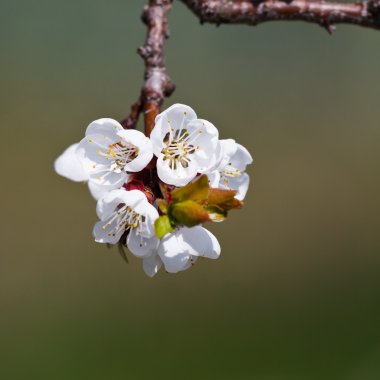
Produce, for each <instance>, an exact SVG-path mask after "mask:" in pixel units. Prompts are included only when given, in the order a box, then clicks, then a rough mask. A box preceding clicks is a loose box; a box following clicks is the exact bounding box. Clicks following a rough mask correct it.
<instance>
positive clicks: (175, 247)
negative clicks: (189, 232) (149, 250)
mask: <svg viewBox="0 0 380 380" xmlns="http://www.w3.org/2000/svg"><path fill="white" fill-rule="evenodd" d="M186 248H187V247H184V245H183V241H182V237H181V235H180V233H179V232H177V231H176V232H173V233H170V234H167V235H166V236H164V237H163V238H162V239H161V241H160V244H159V246H158V254H159V256H160V258H161V260H162V262H163V263H164V265H165V269H166V271H167V272H169V273H177V272H180V271H183V270H185V269H187V268H188V265H189V262H190V263H191V261H190V259H191V256H190V254H189V253H188V252H187V251H186Z"/></svg>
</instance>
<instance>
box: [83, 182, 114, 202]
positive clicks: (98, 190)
mask: <svg viewBox="0 0 380 380" xmlns="http://www.w3.org/2000/svg"><path fill="white" fill-rule="evenodd" d="M88 189H89V190H90V194H91V195H92V197H93V198H94V199H95V200H98V199H100V198H101V197H102V196H103V195H104V194H105V193H107V192H109V191H111V190H114V188H113V187H112V186H111V187H107V186H101V185H97V184H96V183H94V182H93V181H89V182H88Z"/></svg>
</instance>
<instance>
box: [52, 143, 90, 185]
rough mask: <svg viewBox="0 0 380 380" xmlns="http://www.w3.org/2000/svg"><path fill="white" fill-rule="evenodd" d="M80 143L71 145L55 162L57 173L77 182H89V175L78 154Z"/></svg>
mask: <svg viewBox="0 0 380 380" xmlns="http://www.w3.org/2000/svg"><path fill="white" fill-rule="evenodd" d="M78 145H79V143H76V144H72V145H70V146H69V147H68V148H67V149H66V150H65V151H64V152H63V153H62V154H61V155H60V156H59V157H58V158H57V159H56V160H55V162H54V169H55V171H56V172H57V173H58V174H59V175H61V176H62V177H65V178H68V179H70V180H72V181H75V182H83V181H88V173H87V171H86V170H85V169H84V167H83V163H82V161H81V160H80V158H79V157H78V156H77V154H76V150H77V148H78Z"/></svg>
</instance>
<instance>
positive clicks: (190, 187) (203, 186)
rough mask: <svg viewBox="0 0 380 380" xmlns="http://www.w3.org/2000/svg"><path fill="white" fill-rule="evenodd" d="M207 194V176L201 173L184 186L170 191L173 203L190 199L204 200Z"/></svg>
mask: <svg viewBox="0 0 380 380" xmlns="http://www.w3.org/2000/svg"><path fill="white" fill-rule="evenodd" d="M207 196H208V178H207V176H206V175H202V176H200V177H198V178H196V179H195V180H194V181H193V182H191V183H189V184H187V185H186V186H184V187H180V188H178V189H175V190H173V191H172V197H173V201H174V203H177V202H183V201H187V200H192V201H195V202H199V201H206V199H207Z"/></svg>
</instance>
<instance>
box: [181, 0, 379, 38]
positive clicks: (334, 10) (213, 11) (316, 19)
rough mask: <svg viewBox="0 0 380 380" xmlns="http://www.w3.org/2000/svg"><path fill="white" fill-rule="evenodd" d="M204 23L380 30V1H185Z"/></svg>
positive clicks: (330, 30) (183, 0)
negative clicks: (305, 24) (298, 23)
mask: <svg viewBox="0 0 380 380" xmlns="http://www.w3.org/2000/svg"><path fill="white" fill-rule="evenodd" d="M181 1H182V2H183V3H184V4H186V5H187V6H188V7H189V8H190V9H191V10H192V11H193V13H194V14H195V15H196V16H197V17H198V18H199V19H200V21H201V22H202V23H203V22H209V23H213V24H217V25H220V24H247V25H257V24H259V23H262V22H266V21H280V20H281V21H286V20H289V21H293V20H300V21H307V22H312V23H316V24H319V25H321V26H323V27H325V28H327V30H328V31H329V32H332V30H333V25H334V24H355V25H359V26H364V27H369V28H374V29H380V0H369V1H368V2H357V3H345V2H325V1H313V0H311V1H308V0H293V1H291V2H290V3H288V2H284V1H279V0H267V1H260V0H258V1H254V0H233V1H232V0H181Z"/></svg>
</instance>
